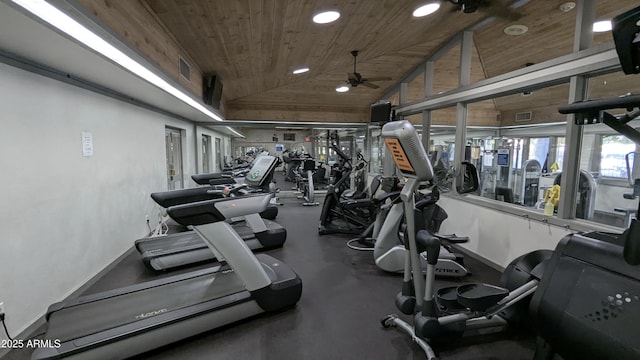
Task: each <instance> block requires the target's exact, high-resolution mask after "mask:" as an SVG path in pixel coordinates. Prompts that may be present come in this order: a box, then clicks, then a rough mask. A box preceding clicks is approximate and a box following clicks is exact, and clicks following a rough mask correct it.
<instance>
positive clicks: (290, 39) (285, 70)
mask: <svg viewBox="0 0 640 360" xmlns="http://www.w3.org/2000/svg"><path fill="white" fill-rule="evenodd" d="M424 2H425V1H424V0H409V1H396V0H366V1H365V0H351V1H337V0H309V1H299V0H237V1H228V0H135V1H134V0H78V1H77V3H79V4H80V5H81V6H82V7H83V8H84V10H86V11H87V12H88V13H89V14H92V15H93V16H95V17H96V19H97V20H98V21H99V22H101V23H102V24H104V26H105V27H108V28H109V29H110V31H112V32H114V33H115V34H116V35H117V36H118V37H119V38H121V39H122V40H124V41H125V42H127V43H129V44H130V46H132V47H134V48H136V49H137V50H138V51H139V52H140V53H142V54H143V55H144V56H146V57H147V58H148V59H150V60H151V61H152V62H154V63H155V64H157V66H158V67H159V68H160V69H162V70H163V71H164V72H165V73H166V74H167V75H169V76H171V77H172V78H174V79H175V80H176V81H178V82H180V83H181V84H182V85H183V86H184V87H185V88H187V89H188V90H189V91H191V92H192V93H193V94H194V95H196V96H197V97H201V96H202V77H203V75H207V74H212V73H215V74H216V75H217V76H218V78H219V79H220V80H221V81H222V83H223V85H224V89H223V106H222V109H221V110H222V112H223V113H224V115H225V118H227V119H229V120H287V121H350V122H352V121H356V122H357V121H362V122H364V121H366V120H367V117H368V109H369V106H370V105H371V103H373V102H375V101H377V100H379V99H380V98H382V97H383V96H385V95H388V94H389V93H390V91H391V90H392V89H394V87H396V86H397V84H398V83H399V82H400V81H401V80H402V79H404V78H405V77H406V76H407V75H408V74H409V73H411V72H412V70H414V69H415V68H416V66H418V65H420V64H421V63H423V62H424V61H425V60H427V59H429V58H430V57H431V56H433V55H434V54H436V53H438V51H439V50H441V49H443V48H444V50H441V52H440V53H439V54H441V55H442V56H441V57H440V58H439V60H438V61H437V62H436V73H435V77H434V89H433V90H434V93H438V92H442V91H448V90H452V89H454V88H456V87H457V86H458V75H457V74H458V68H459V49H458V48H457V47H451V48H450V49H448V48H445V46H446V45H447V44H448V43H449V42H450V39H451V38H453V37H454V36H455V35H456V34H458V33H460V32H461V31H463V30H469V29H471V30H473V33H474V36H473V37H474V51H473V54H472V74H471V77H472V82H475V81H478V80H481V79H484V78H487V77H492V76H496V75H500V74H504V73H507V72H509V71H513V70H517V69H520V68H522V67H524V66H525V65H526V64H527V63H538V62H542V61H545V60H549V59H552V58H555V57H558V56H561V55H565V54H568V53H570V52H572V47H573V37H574V27H575V16H576V11H575V9H574V10H571V11H568V12H563V11H561V10H560V9H559V7H560V5H561V4H563V3H565V1H562V0H545V1H526V0H519V1H515V2H514V1H510V0H491V1H490V2H489V1H487V2H486V3H487V4H489V5H488V6H483V7H481V8H480V9H479V10H478V11H476V12H474V13H471V14H466V13H463V12H460V11H456V7H455V6H454V5H453V4H451V3H450V2H448V1H442V6H441V8H440V9H439V10H438V11H437V12H436V13H434V14H432V15H430V16H426V17H423V18H415V17H413V16H412V12H413V10H414V9H415V8H416V7H417V6H419V5H420V4H422V3H424ZM631 7H634V4H631V2H629V1H627V0H608V1H598V2H597V11H596V15H597V17H598V18H599V19H610V18H611V17H612V16H614V15H617V14H619V13H621V12H622V11H624V10H627V9H629V8H631ZM324 9H336V10H339V11H340V12H341V14H342V15H341V17H340V18H339V19H338V20H337V21H336V22H334V23H330V24H323V25H319V24H315V23H313V22H312V21H311V19H312V17H313V15H314V14H315V13H316V12H318V11H320V10H324ZM516 24H517V25H524V26H526V27H527V28H528V32H526V33H524V34H522V35H519V36H509V35H506V34H505V32H504V29H505V28H506V27H507V26H509V25H516ZM594 42H595V43H602V42H611V34H610V33H604V34H596V35H594ZM352 50H359V51H360V53H359V56H358V65H357V71H358V72H359V73H361V74H362V75H363V76H364V77H390V78H391V79H392V80H388V81H378V82H376V84H377V85H378V86H379V88H377V89H371V88H368V87H363V86H358V87H356V88H351V90H350V91H348V92H346V93H338V92H336V91H335V88H336V87H337V86H338V85H340V84H343V83H344V82H345V80H346V79H347V73H349V72H352V71H353V57H352V56H351V54H350V52H351V51H352ZM179 58H183V59H184V60H185V61H186V62H187V63H188V64H189V65H190V66H191V78H190V80H189V81H187V80H185V79H184V78H183V77H181V76H180V75H179V74H178V62H179V60H178V59H179ZM298 67H309V68H310V71H309V72H307V73H304V74H299V75H294V74H293V73H292V71H293V70H294V69H296V68H298ZM423 88H424V84H423V79H422V77H421V76H418V77H417V78H416V79H415V80H414V81H412V82H411V83H410V84H409V95H408V99H409V100H416V99H419V98H422V97H423ZM554 91H557V92H558V94H559V95H560V98H564V99H566V95H563V94H562V93H563V92H564V94H566V89H562V88H561V89H560V90H554ZM550 96H551V97H554V96H557V95H556V94H551V95H548V96H546V97H542V96H541V97H540V98H541V100H540V104H535V103H533V102H534V101H536V97H533V96H532V97H530V98H527V100H526V102H528V104H527V106H528V107H530V108H539V107H541V106H546V107H549V106H557V104H553V105H550V104H549V97H550ZM395 98H396V100H395V101H396V102H397V96H396V97H395ZM518 100H520V102H522V99H519V98H512V99H511V100H509V99H508V98H504V99H495V100H490V101H486V102H483V103H482V104H481V105H478V106H476V107H475V108H476V109H479V110H480V109H481V110H482V114H483V115H481V116H479V117H480V118H481V119H480V118H479V119H478V123H485V122H491V121H495V119H496V116H498V115H499V114H500V113H501V112H502V111H515V110H517V109H514V104H517V103H518V102H519V101H518ZM565 101H566V100H565ZM561 102H562V100H560V101H559V102H558V104H559V103H561ZM525 110H526V109H525ZM482 117H484V118H482Z"/></svg>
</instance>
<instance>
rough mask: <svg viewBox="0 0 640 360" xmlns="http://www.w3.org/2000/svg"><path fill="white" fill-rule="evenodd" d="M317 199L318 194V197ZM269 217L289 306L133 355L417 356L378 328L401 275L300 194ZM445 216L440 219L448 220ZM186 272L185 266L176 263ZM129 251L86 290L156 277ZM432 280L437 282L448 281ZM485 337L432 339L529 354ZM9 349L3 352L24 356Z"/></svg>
mask: <svg viewBox="0 0 640 360" xmlns="http://www.w3.org/2000/svg"><path fill="white" fill-rule="evenodd" d="M319 200H320V201H322V199H321V198H320V199H319ZM281 201H282V202H283V203H284V204H285V205H284V206H282V207H280V214H279V215H278V218H277V222H279V223H280V224H282V225H283V226H285V227H286V228H287V231H288V238H287V242H286V244H285V246H284V247H283V248H282V249H277V250H272V251H270V252H269V254H270V255H272V256H274V257H276V258H278V259H281V260H282V261H284V262H285V263H287V264H288V265H290V266H291V267H292V268H293V269H294V270H295V271H296V272H297V273H298V274H299V275H300V277H301V278H302V281H303V295H302V299H301V300H300V302H299V303H298V304H297V306H296V307H295V308H293V309H289V310H286V311H283V312H280V313H275V314H265V315H261V316H258V317H256V318H252V319H248V320H244V321H241V322H238V323H235V324H232V325H230V326H227V327H225V328H222V329H217V330H214V331H210V332H208V333H205V334H202V335H200V336H196V337H193V338H191V339H188V340H186V341H181V342H179V343H175V344H170V345H167V346H166V347H164V348H161V349H157V350H155V351H152V352H150V353H147V354H143V355H141V356H139V357H138V358H140V359H178V358H179V359H212V358H215V359H243V360H251V359H261V360H264V359H274V360H275V359H278V360H281V359H398V360H405V359H424V358H425V357H424V353H423V352H422V351H421V349H419V348H418V347H417V346H416V345H414V344H413V343H412V342H411V340H410V338H409V337H408V336H406V335H405V334H403V333H401V332H400V331H398V330H396V329H383V328H382V327H381V325H380V322H379V321H380V319H381V318H382V317H383V316H385V315H387V314H390V313H398V311H397V310H396V308H395V305H394V297H395V294H396V293H397V292H398V291H399V289H400V282H401V277H400V276H397V275H390V274H385V273H383V272H381V271H380V270H378V269H377V267H376V266H375V264H374V262H373V259H372V255H371V253H366V252H357V251H354V250H351V249H348V248H347V247H346V246H345V242H346V240H347V239H348V236H340V235H335V236H332V235H325V236H318V235H317V224H318V218H319V215H320V210H321V206H318V207H304V206H302V205H301V200H297V199H295V198H291V197H283V198H282V199H281ZM452 218H454V216H452V217H451V218H450V219H449V220H447V221H452V220H451V219H452ZM466 263H467V266H468V267H469V268H470V270H471V271H473V275H472V276H471V277H468V278H465V279H464V281H458V282H453V283H463V282H467V281H486V282H493V283H497V281H498V279H499V273H498V272H496V271H495V270H493V269H491V268H489V267H487V266H486V265H483V264H481V263H479V262H477V261H474V260H473V259H470V258H467V259H466ZM182 271H187V270H182ZM156 277H157V275H156V274H153V273H151V272H150V271H149V270H147V269H146V268H144V266H143V265H142V263H141V261H140V259H139V256H138V254H137V252H132V253H131V254H130V255H129V256H127V257H126V258H125V259H124V260H123V261H122V262H121V263H120V264H119V265H118V266H117V267H116V268H115V269H114V270H113V271H111V272H110V273H108V274H106V275H105V276H104V278H102V279H101V280H99V281H98V282H97V283H96V284H95V285H94V286H92V287H91V288H90V289H89V290H88V291H87V293H94V292H98V291H102V290H108V289H112V288H116V287H119V286H123V285H127V284H130V283H135V282H138V281H143V280H148V279H153V278H156ZM450 283H451V282H450V281H448V282H447V281H443V280H439V281H438V284H437V286H438V287H439V286H444V285H447V284H450ZM490 340H491V341H490V342H485V343H480V344H476V343H474V342H471V343H465V344H462V343H460V342H456V343H448V344H442V345H439V346H438V347H437V348H436V350H437V352H438V353H439V355H440V357H441V358H442V359H452V360H453V359H510V360H514V359H531V357H532V355H533V347H534V342H533V340H532V339H531V338H530V337H521V336H520V337H514V336H509V337H507V338H504V337H502V338H500V337H499V338H497V339H490ZM28 358H29V353H28V352H26V351H22V352H17V351H14V352H12V353H10V354H9V355H8V359H28Z"/></svg>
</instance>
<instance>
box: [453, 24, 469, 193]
mask: <svg viewBox="0 0 640 360" xmlns="http://www.w3.org/2000/svg"><path fill="white" fill-rule="evenodd" d="M472 46H473V32H471V31H465V32H464V33H463V34H462V41H461V43H460V84H459V87H464V86H467V85H469V83H470V81H471V50H472ZM466 143H467V103H461V102H459V103H457V104H456V147H455V153H454V158H453V164H454V165H453V166H454V168H455V169H456V172H457V171H458V170H459V169H460V163H461V162H462V161H464V150H465V145H466ZM461 181H462V177H461V176H458V177H456V184H457V185H461V184H460V182H461ZM454 191H456V190H455V187H454ZM456 192H457V191H456Z"/></svg>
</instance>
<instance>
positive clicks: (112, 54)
mask: <svg viewBox="0 0 640 360" xmlns="http://www.w3.org/2000/svg"><path fill="white" fill-rule="evenodd" d="M12 1H13V2H14V3H16V4H18V5H19V6H21V7H23V8H24V9H25V10H27V11H29V12H30V13H32V14H33V15H35V16H37V17H39V18H40V19H42V20H44V21H45V22H47V23H49V24H50V25H52V26H53V27H55V28H57V29H58V30H60V31H62V32H63V33H65V34H67V35H69V36H71V37H72V38H74V39H76V40H78V41H79V42H81V43H82V44H84V45H86V46H87V47H89V48H91V49H93V50H95V51H96V52H98V53H100V54H102V55H103V56H105V57H107V58H108V59H110V60H112V61H114V62H115V63H116V64H118V65H120V66H122V67H123V68H125V69H127V70H129V71H131V72H132V73H134V74H136V75H138V76H139V77H141V78H143V79H144V80H146V81H148V82H149V83H151V84H153V85H155V86H157V87H159V88H160V89H162V90H164V91H166V92H167V93H169V94H171V95H173V96H175V97H176V98H178V99H180V100H181V101H183V102H184V103H186V104H187V105H189V106H191V107H193V108H194V109H196V110H198V111H200V112H201V113H203V114H205V115H207V116H208V117H210V118H212V119H214V120H217V121H223V119H222V118H221V117H220V116H219V115H217V114H215V113H213V112H212V111H210V110H208V109H207V108H205V107H204V106H203V105H201V104H200V103H198V102H197V101H195V100H194V99H193V98H191V97H190V96H189V95H187V94H185V93H183V92H182V91H180V90H178V89H177V88H175V87H173V86H172V85H171V84H169V83H168V82H166V81H164V80H163V79H162V78H160V77H159V76H158V75H156V74H154V73H153V72H151V71H150V70H149V69H147V68H145V67H144V66H142V65H140V64H139V63H138V62H136V61H135V60H133V59H132V58H130V57H129V56H127V55H125V54H124V53H123V52H122V51H120V50H118V49H116V48H115V47H114V46H113V45H111V44H109V43H108V42H106V41H105V40H104V39H102V38H101V37H99V36H98V35H96V34H94V33H93V32H91V31H90V30H89V29H87V28H85V27H84V26H82V25H81V24H80V23H78V22H77V21H75V20H73V19H72V18H70V17H69V16H67V15H66V14H65V13H63V12H62V11H60V10H58V9H57V8H56V7H54V6H52V5H51V4H49V3H47V2H46V1H44V0H12Z"/></svg>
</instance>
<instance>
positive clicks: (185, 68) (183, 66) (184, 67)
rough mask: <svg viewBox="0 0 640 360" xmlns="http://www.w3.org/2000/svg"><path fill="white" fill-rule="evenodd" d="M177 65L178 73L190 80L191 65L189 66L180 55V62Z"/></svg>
mask: <svg viewBox="0 0 640 360" xmlns="http://www.w3.org/2000/svg"><path fill="white" fill-rule="evenodd" d="M178 67H179V68H180V69H179V70H180V75H182V77H183V78H185V79H187V80H189V81H191V66H189V64H187V62H186V61H184V59H183V58H182V56H181V57H180V63H179V65H178Z"/></svg>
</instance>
